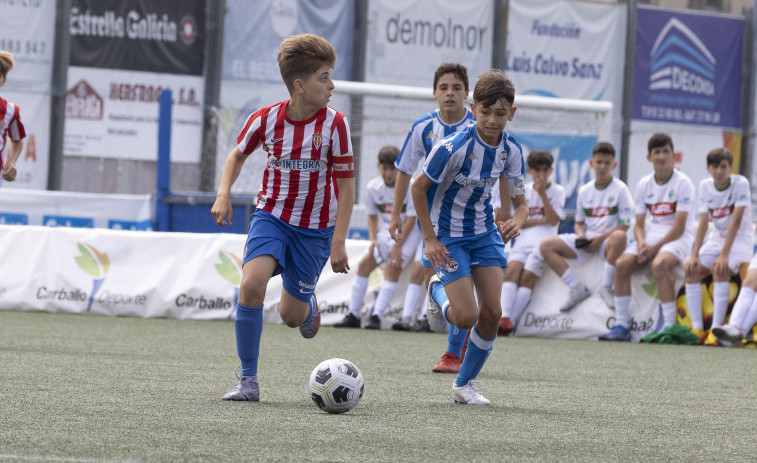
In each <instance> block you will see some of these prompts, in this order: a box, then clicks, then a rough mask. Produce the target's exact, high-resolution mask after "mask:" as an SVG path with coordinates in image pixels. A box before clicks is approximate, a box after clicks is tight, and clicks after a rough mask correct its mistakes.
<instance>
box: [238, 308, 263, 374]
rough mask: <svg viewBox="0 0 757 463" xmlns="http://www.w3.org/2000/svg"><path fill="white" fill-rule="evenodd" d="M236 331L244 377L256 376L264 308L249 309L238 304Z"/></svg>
mask: <svg viewBox="0 0 757 463" xmlns="http://www.w3.org/2000/svg"><path fill="white" fill-rule="evenodd" d="M234 331H235V332H236V335H237V355H239V359H240V360H241V361H242V376H256V375H257V374H258V356H259V355H260V336H261V335H262V334H263V306H262V305H259V306H257V307H247V306H245V305H242V304H241V303H239V302H237V318H236V320H235V321H234Z"/></svg>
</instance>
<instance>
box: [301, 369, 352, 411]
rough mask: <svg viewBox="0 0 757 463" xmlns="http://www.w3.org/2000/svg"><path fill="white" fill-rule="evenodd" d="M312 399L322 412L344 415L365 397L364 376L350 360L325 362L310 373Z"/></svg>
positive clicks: (309, 388)
mask: <svg viewBox="0 0 757 463" xmlns="http://www.w3.org/2000/svg"><path fill="white" fill-rule="evenodd" d="M308 390H309V391H310V398H311V399H313V402H315V404H316V405H317V406H318V408H320V409H321V410H323V411H325V412H328V413H344V412H346V411H348V410H352V408H354V407H355V405H357V403H358V402H360V398H361V397H363V374H362V373H360V370H358V368H357V367H356V366H355V364H354V363H352V362H350V361H349V360H344V359H339V358H333V359H329V360H324V361H323V362H321V363H319V364H318V366H317V367H315V369H314V370H313V372H312V373H310V383H309V384H308Z"/></svg>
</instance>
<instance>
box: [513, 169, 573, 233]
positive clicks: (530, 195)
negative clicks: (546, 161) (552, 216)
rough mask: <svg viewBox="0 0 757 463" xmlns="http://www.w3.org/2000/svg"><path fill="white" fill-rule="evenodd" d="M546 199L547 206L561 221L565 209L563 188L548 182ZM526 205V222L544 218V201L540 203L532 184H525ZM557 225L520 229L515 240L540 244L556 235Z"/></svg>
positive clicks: (540, 200) (546, 224) (539, 197)
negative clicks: (549, 206) (547, 201)
mask: <svg viewBox="0 0 757 463" xmlns="http://www.w3.org/2000/svg"><path fill="white" fill-rule="evenodd" d="M547 199H548V200H549V204H551V205H552V209H554V210H555V212H556V213H557V215H558V216H559V217H560V218H561V219H562V218H563V216H564V208H565V188H564V187H563V186H562V185H559V184H557V183H553V182H550V183H549V185H547ZM526 204H528V218H526V222H528V221H529V220H540V219H543V218H544V217H545V215H546V214H545V212H544V201H542V199H541V196H540V195H539V192H538V191H536V189H534V182H528V183H526ZM559 225H560V224H559V223H558V224H555V225H550V224H548V223H545V224H541V225H535V226H533V227H528V228H521V229H520V236H519V237H518V238H517V239H518V240H520V241H522V242H524V243H525V242H528V243H532V242H533V243H540V242H542V241H544V240H545V239H547V238H551V237H553V236H555V235H557V229H558V227H559Z"/></svg>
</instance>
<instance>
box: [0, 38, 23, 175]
mask: <svg viewBox="0 0 757 463" xmlns="http://www.w3.org/2000/svg"><path fill="white" fill-rule="evenodd" d="M14 64H15V60H14V59H13V55H12V54H11V53H8V52H7V51H2V50H0V87H2V86H3V85H5V81H6V79H7V77H8V72H10V70H11V69H13V65H14ZM25 137H26V131H25V130H24V124H22V123H21V112H20V109H19V107H18V106H16V105H14V104H13V103H11V102H10V101H7V100H5V99H3V98H0V171H2V176H3V179H4V180H7V181H9V182H12V181H14V180H15V179H16V160H17V159H18V157H19V156H20V155H21V150H22V149H23V148H24V138H25ZM0 183H2V182H0Z"/></svg>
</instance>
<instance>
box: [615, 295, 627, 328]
mask: <svg viewBox="0 0 757 463" xmlns="http://www.w3.org/2000/svg"><path fill="white" fill-rule="evenodd" d="M630 306H631V296H615V325H616V326H617V325H620V326H622V327H623V328H630V325H629V324H628V312H629V310H630V309H629V308H630Z"/></svg>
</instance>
